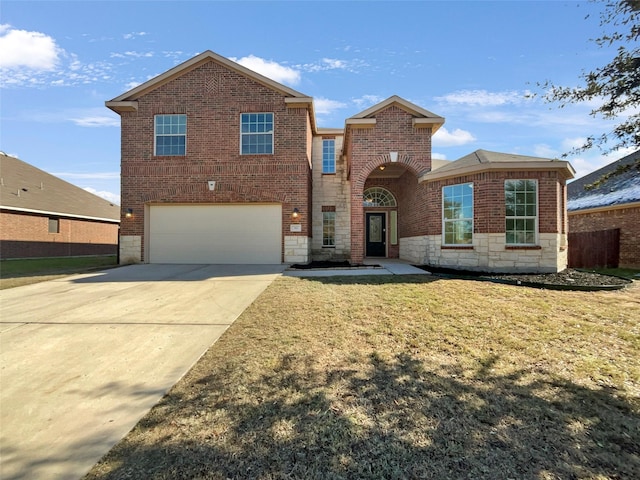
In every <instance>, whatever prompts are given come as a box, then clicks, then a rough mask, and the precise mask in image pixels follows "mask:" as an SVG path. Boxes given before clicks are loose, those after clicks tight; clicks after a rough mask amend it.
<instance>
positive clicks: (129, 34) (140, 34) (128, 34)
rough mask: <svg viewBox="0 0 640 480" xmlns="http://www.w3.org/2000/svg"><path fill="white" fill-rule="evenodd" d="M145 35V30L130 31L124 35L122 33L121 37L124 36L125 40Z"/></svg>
mask: <svg viewBox="0 0 640 480" xmlns="http://www.w3.org/2000/svg"><path fill="white" fill-rule="evenodd" d="M145 35H148V34H147V32H131V33H125V34H124V35H122V38H124V39H125V40H131V39H133V38H136V37H143V36H145Z"/></svg>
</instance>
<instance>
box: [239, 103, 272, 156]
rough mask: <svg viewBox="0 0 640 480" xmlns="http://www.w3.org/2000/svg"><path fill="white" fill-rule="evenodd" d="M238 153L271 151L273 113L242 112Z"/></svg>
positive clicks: (250, 153) (255, 153)
mask: <svg viewBox="0 0 640 480" xmlns="http://www.w3.org/2000/svg"><path fill="white" fill-rule="evenodd" d="M240 153H241V154H242V155H257V154H272V153H273V113H243V114H242V115H241V118H240Z"/></svg>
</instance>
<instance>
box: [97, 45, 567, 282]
mask: <svg viewBox="0 0 640 480" xmlns="http://www.w3.org/2000/svg"><path fill="white" fill-rule="evenodd" d="M107 106H109V107H110V108H112V109H114V110H115V111H117V112H118V113H119V114H120V115H121V117H122V214H123V218H122V224H121V232H122V235H123V242H124V241H125V238H124V237H126V241H127V242H130V243H128V244H127V245H128V246H127V249H128V251H129V252H130V253H131V258H132V259H133V261H148V258H147V255H146V254H145V252H144V249H145V245H146V244H147V240H148V239H145V238H144V237H145V235H147V232H148V229H149V222H148V220H147V219H146V218H145V215H146V214H147V213H148V212H149V208H150V206H153V205H157V204H172V203H173V204H211V205H220V204H229V203H242V204H247V203H248V204H250V203H277V204H280V205H282V246H283V249H282V260H283V261H285V262H298V261H301V260H292V259H304V260H302V261H305V262H306V261H309V260H311V259H312V254H313V252H314V251H315V252H319V253H317V254H318V255H320V254H322V255H326V253H323V252H322V248H323V247H324V246H323V245H322V244H321V242H319V241H317V239H314V238H312V237H313V231H314V230H313V229H314V228H315V229H316V230H315V231H316V235H318V234H322V229H323V224H322V211H323V207H331V208H333V209H334V211H335V212H336V214H337V215H336V220H335V222H336V223H335V225H334V228H336V229H339V231H335V232H333V233H334V234H337V238H339V239H340V242H342V244H341V245H332V246H331V247H332V248H335V251H339V252H341V254H343V255H348V256H350V261H351V263H361V262H362V261H363V259H364V257H365V255H366V251H365V250H366V248H367V247H366V242H365V236H366V228H365V219H366V214H367V213H368V212H383V213H385V217H384V218H386V221H387V222H388V223H387V227H388V228H387V230H386V236H385V242H379V241H375V242H371V243H375V244H377V246H376V250H371V251H372V252H374V251H375V254H376V255H378V254H379V252H380V251H381V250H379V249H378V248H379V246H380V244H381V243H384V244H385V245H384V256H385V257H390V258H398V257H403V255H404V257H405V258H417V259H423V260H428V255H427V251H430V252H431V255H434V257H433V258H436V257H438V261H439V262H445V261H449V260H451V261H456V260H455V259H453V258H452V257H447V258H444V256H441V255H440V256H438V255H439V251H440V246H441V245H440V244H441V242H440V241H439V240H438V236H439V235H441V233H442V187H443V186H444V185H450V184H458V183H465V182H473V184H474V217H475V218H474V234H484V235H485V238H483V239H482V240H481V241H482V242H483V243H482V245H478V246H477V247H478V250H477V251H475V252H472V255H473V254H475V255H476V256H477V257H478V258H479V257H480V256H483V255H484V256H485V257H486V259H488V260H487V261H484V260H483V261H478V262H476V264H477V266H483V265H484V266H491V265H492V262H493V263H495V265H496V266H497V268H510V266H513V267H517V266H518V265H517V263H518V262H519V260H517V259H516V260H514V259H515V258H516V257H517V256H518V255H517V254H513V252H512V253H511V254H507V255H502V256H500V254H496V251H497V250H499V249H502V250H506V248H508V247H505V245H504V235H503V236H502V239H500V238H497V237H496V236H495V235H494V236H493V237H491V238H489V237H488V235H489V236H490V235H493V234H498V236H499V234H500V233H501V232H502V233H504V231H505V205H504V181H505V179H511V178H513V179H536V180H537V181H538V208H539V215H538V233H539V234H540V235H541V237H542V236H544V239H543V240H541V243H544V246H542V247H538V248H539V249H541V250H544V252H543V254H541V255H540V256H539V258H538V257H536V256H535V255H533V254H531V253H529V254H527V261H526V262H528V263H526V264H525V265H524V266H525V267H527V268H533V269H535V268H540V269H547V270H556V269H557V268H558V266H561V264H562V262H563V260H562V258H561V256H559V255H558V252H560V251H562V250H563V249H564V243H563V240H562V238H560V237H561V236H562V235H563V234H565V233H566V223H567V220H566V213H565V212H566V211H565V204H566V200H565V189H566V186H565V180H566V178H567V176H570V167H567V166H565V165H564V164H565V163H566V162H555V163H554V164H553V165H552V164H551V163H545V162H547V161H546V160H545V159H533V158H524V157H521V156H513V157H514V158H515V157H517V158H515V159H513V158H511V157H508V156H507V155H505V154H495V152H484V151H483V153H481V154H479V155H487V154H490V156H491V158H489V159H488V160H487V159H484V160H482V161H480V163H479V164H473V158H471V159H466V160H464V161H463V162H462V163H455V162H453V163H452V164H451V165H453V167H455V168H451V167H450V168H449V169H448V171H449V172H454V173H453V174H451V175H448V174H445V175H444V176H443V175H440V174H437V175H435V176H433V175H431V174H430V173H428V172H438V171H440V170H433V171H432V159H431V138H432V135H433V133H434V132H435V131H436V130H437V129H438V128H439V127H440V126H441V125H442V124H443V123H444V118H442V117H439V116H437V115H435V114H433V113H431V112H428V111H426V110H424V109H422V108H421V107H419V106H416V105H413V104H411V103H409V102H407V101H406V100H403V99H401V98H400V97H397V96H394V97H390V98H389V99H387V100H385V101H384V102H381V103H379V104H378V105H376V106H374V107H371V108H370V109H367V110H365V111H364V112H361V113H360V114H358V115H355V116H353V117H350V118H349V119H347V122H346V126H345V129H344V130H339V129H318V128H317V126H316V123H315V117H314V115H313V104H312V101H311V99H310V98H308V97H305V96H304V95H302V94H300V93H298V92H295V91H293V90H290V89H288V88H287V87H284V86H282V85H279V84H276V83H275V82H272V81H270V80H268V79H266V78H264V77H261V76H259V75H258V74H255V73H254V72H250V71H248V70H246V69H244V67H240V66H239V65H236V64H233V62H230V61H229V60H227V59H224V58H223V57H220V56H218V55H216V54H214V53H213V52H205V53H203V54H200V55H199V56H198V57H195V58H194V59H192V60H191V61H188V62H185V64H183V65H181V66H178V67H176V68H174V69H172V70H170V71H168V72H166V73H165V74H163V75H161V76H159V77H157V78H156V79H154V80H151V81H150V82H148V83H147V84H143V85H141V86H140V87H137V88H136V89H134V90H132V91H131V92H128V93H126V94H124V95H122V96H120V97H117V98H116V99H114V100H112V101H110V102H107ZM260 112H269V113H273V115H274V153H273V154H272V155H241V154H240V140H241V138H240V137H241V135H240V128H241V125H240V123H241V120H240V118H241V114H242V113H260ZM158 114H184V115H186V119H187V122H186V125H187V126H186V154H185V155H182V156H156V155H155V153H154V116H155V115H158ZM323 133H325V134H326V137H327V138H329V137H331V138H335V139H338V137H339V139H338V141H337V142H336V145H338V144H339V145H340V147H341V148H340V149H336V151H335V155H336V157H335V165H336V172H335V174H333V173H332V175H320V174H319V172H322V162H323V152H322V142H321V141H319V139H321V138H322V137H323ZM501 155H502V157H501ZM496 156H497V157H496ZM505 157H508V158H505ZM463 158H466V157H463ZM461 160H463V159H461ZM470 162H471V163H470ZM501 162H503V164H504V165H511V167H504V166H500V165H499V164H500V163H501ZM454 164H455V165H454ZM532 164H535V165H537V167H536V168H533V167H532V168H531V169H527V168H524V167H523V165H526V166H527V167H528V165H532ZM312 166H313V168H314V169H320V170H319V171H318V170H314V171H315V173H316V177H317V178H316V177H313V176H312ZM445 170H446V169H445ZM440 172H441V171H440ZM425 175H426V177H425ZM447 175H448V176H447ZM325 177H326V178H325ZM427 177H428V178H427ZM209 181H215V182H216V183H215V189H213V190H210V188H209V186H208V182H209ZM370 187H382V188H384V189H386V190H388V191H389V192H391V194H392V195H393V196H394V197H395V199H396V203H397V205H396V206H394V207H389V206H385V207H372V206H365V205H364V204H363V200H364V198H363V194H364V191H365V190H366V189H367V188H370ZM314 198H316V201H317V202H321V203H319V204H318V205H316V209H315V210H313V209H312V202H313V199H314ZM128 209H131V210H133V215H132V216H131V217H130V218H126V216H125V215H124V214H125V212H126V211H127V210H128ZM294 209H298V211H299V213H300V216H299V217H298V219H297V220H295V221H294V222H292V217H291V212H292V211H293V210H294ZM314 212H315V213H314ZM314 215H315V218H314ZM345 218H346V219H350V222H345ZM377 218H379V217H377ZM395 218H397V224H396V223H391V224H390V222H394V219H395ZM381 221H382V220H381ZM294 223H295V224H297V223H300V226H299V225H294ZM396 225H397V230H396V229H395V227H396ZM293 227H296V228H293ZM298 227H299V228H300V230H298ZM374 227H375V225H374ZM392 232H393V233H394V234H397V238H396V235H394V234H392ZM188 234H189V232H185V236H186V235H188ZM256 234H258V235H259V233H256ZM479 236H480V235H479ZM501 241H502V245H501V246H500V245H499V243H500V242H501ZM403 242H404V246H403ZM313 245H315V247H314V246H313ZM474 247H476V245H473V246H468V247H466V248H470V249H471V250H474ZM207 248H208V246H207ZM314 248H315V250H313V249H314ZM372 248H373V247H372ZM403 249H404V250H403ZM325 250H326V249H325ZM403 251H404V252H405V253H404V254H403ZM441 257H442V258H441ZM489 257H491V258H489ZM464 260H465V261H466V262H467V265H470V264H472V263H474V259H473V258H471V259H470V258H468V257H467V258H466V259H464ZM418 261H421V260H418ZM513 262H516V264H514V263H513Z"/></svg>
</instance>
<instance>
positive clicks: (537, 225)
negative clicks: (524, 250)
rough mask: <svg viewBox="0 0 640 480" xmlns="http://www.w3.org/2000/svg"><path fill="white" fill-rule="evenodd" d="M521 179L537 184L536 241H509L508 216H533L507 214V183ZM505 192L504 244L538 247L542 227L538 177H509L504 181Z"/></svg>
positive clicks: (518, 217)
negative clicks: (540, 222) (540, 227)
mask: <svg viewBox="0 0 640 480" xmlns="http://www.w3.org/2000/svg"><path fill="white" fill-rule="evenodd" d="M519 180H527V181H530V182H534V183H535V184H536V216H535V219H534V220H535V225H534V227H533V228H534V234H535V241H534V243H507V218H513V219H516V220H517V219H530V218H532V217H530V216H526V215H525V216H517V215H512V216H508V215H507V214H506V208H507V199H506V193H505V192H506V185H507V182H517V181H519ZM503 194H505V215H504V227H505V230H504V244H505V246H507V247H536V246H538V245H540V229H539V219H540V184H539V182H538V179H536V178H514V179H508V180H505V181H504V185H503Z"/></svg>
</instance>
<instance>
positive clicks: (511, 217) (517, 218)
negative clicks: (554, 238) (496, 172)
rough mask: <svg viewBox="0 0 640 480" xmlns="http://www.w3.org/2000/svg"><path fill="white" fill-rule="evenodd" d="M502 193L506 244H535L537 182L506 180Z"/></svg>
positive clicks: (536, 230)
mask: <svg viewBox="0 0 640 480" xmlns="http://www.w3.org/2000/svg"><path fill="white" fill-rule="evenodd" d="M504 195H505V207H506V212H505V221H506V225H505V235H506V238H505V241H506V243H507V245H535V244H536V242H537V233H538V182H537V181H536V180H506V181H505V182H504Z"/></svg>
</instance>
